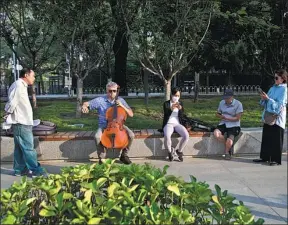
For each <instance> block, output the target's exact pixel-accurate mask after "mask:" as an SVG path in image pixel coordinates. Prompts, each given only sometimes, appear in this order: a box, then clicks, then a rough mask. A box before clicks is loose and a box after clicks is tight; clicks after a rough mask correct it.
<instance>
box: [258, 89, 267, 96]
mask: <svg viewBox="0 0 288 225" xmlns="http://www.w3.org/2000/svg"><path fill="white" fill-rule="evenodd" d="M257 91H258V93H259V94H260V95H263V94H265V92H264V91H263V90H262V89H261V88H258V90H257Z"/></svg>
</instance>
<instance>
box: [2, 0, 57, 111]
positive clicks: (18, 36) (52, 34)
mask: <svg viewBox="0 0 288 225" xmlns="http://www.w3.org/2000/svg"><path fill="white" fill-rule="evenodd" d="M42 3H43V2H42ZM2 6H3V14H4V17H3V19H2V21H1V30H2V35H3V37H4V38H5V40H6V42H7V45H8V46H9V47H10V49H11V51H13V52H14V53H15V55H16V58H17V59H18V60H19V62H20V64H22V65H23V66H25V67H30V68H31V69H33V70H34V71H35V72H36V73H38V72H39V71H40V68H41V67H42V65H44V64H45V63H47V62H48V61H49V59H50V58H51V57H56V54H57V50H56V48H54V49H53V45H54V44H55V42H56V30H55V29H54V28H55V27H53V26H52V19H51V18H50V19H49V17H47V18H45V20H42V19H43V17H41V16H39V14H38V11H37V10H35V9H38V10H39V9H40V8H41V7H42V8H41V9H42V11H43V10H44V9H43V8H45V4H42V5H41V4H40V3H37V2H35V1H26V0H21V1H15V0H14V1H7V0H5V1H4V2H3V5H2ZM14 46H16V48H14ZM56 67H57V65H56ZM39 75H40V80H41V83H42V87H43V80H42V74H41V73H39ZM32 99H33V107H34V108H35V107H36V106H37V103H36V92H35V87H34V85H33V86H32Z"/></svg>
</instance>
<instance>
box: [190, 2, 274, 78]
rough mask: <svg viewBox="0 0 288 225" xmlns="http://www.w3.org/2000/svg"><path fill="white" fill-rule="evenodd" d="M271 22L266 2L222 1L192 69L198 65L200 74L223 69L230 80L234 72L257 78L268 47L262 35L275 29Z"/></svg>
mask: <svg viewBox="0 0 288 225" xmlns="http://www.w3.org/2000/svg"><path fill="white" fill-rule="evenodd" d="M270 21H271V7H270V6H269V5H268V4H267V2H265V1H257V0H255V1H248V0H247V1H246V0H244V1H233V2H231V1H228V0H221V5H220V7H219V12H218V13H217V14H216V15H215V17H214V18H213V19H212V21H211V26H210V30H209V33H208V35H207V38H206V39H205V40H204V42H203V46H202V48H201V51H199V57H197V58H195V59H194V60H193V61H192V63H191V67H193V66H194V68H195V65H197V68H196V70H198V71H201V72H202V73H203V72H204V73H205V72H208V71H209V70H211V69H212V70H214V68H215V69H216V70H218V71H221V70H222V71H223V70H225V71H226V74H228V75H229V78H230V75H231V74H235V73H254V74H255V73H258V74H259V75H260V74H261V72H263V68H265V67H266V66H265V64H266V63H268V62H267V61H266V60H264V61H262V60H261V58H260V57H259V56H260V55H259V53H260V52H262V51H263V50H264V49H265V48H266V47H264V46H265V45H267V39H266V38H264V37H263V34H267V35H270V34H271V32H272V31H273V30H274V31H276V30H277V26H275V25H274V24H273V23H271V22H270ZM255 43H259V45H256V44H255ZM260 43H261V44H260ZM265 70H266V69H265ZM266 73H267V74H269V72H267V71H266ZM228 82H229V83H231V80H230V79H229V81H228Z"/></svg>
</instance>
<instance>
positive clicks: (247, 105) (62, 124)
mask: <svg viewBox="0 0 288 225" xmlns="http://www.w3.org/2000/svg"><path fill="white" fill-rule="evenodd" d="M237 99H238V100H240V101H241V102H242V104H243V107H244V113H243V115H242V118H241V126H242V127H260V126H261V125H262V124H261V112H262V108H261V107H260V106H259V97H258V96H252V97H251V96H250V97H237ZM182 100H183V102H184V108H185V113H186V114H187V115H188V116H189V117H192V118H198V119H200V120H203V121H206V122H209V123H211V124H214V125H216V124H218V122H219V120H218V118H217V117H216V116H215V111H216V110H217V107H218V104H219V101H220V100H221V98H220V97H219V98H218V97H214V98H203V99H199V101H198V102H197V103H194V102H193V101H192V99H182ZM126 101H127V103H128V104H129V105H130V107H132V108H133V112H134V116H133V117H132V118H131V117H129V118H128V119H127V121H126V122H125V124H126V125H127V126H128V127H130V128H132V129H147V128H150V129H159V128H160V127H161V126H162V120H163V107H162V106H163V99H162V98H152V99H150V100H149V106H148V107H146V106H145V104H144V100H143V99H127V100H126ZM38 104H39V107H38V108H37V109H34V118H35V119H41V120H48V121H51V122H54V123H56V124H57V126H58V131H73V130H77V131H79V130H90V131H91V130H96V129H97V126H98V115H97V114H96V112H95V111H91V112H90V113H89V114H88V115H87V114H85V115H82V118H80V119H76V118H75V115H74V109H75V105H76V103H75V101H64V100H58V101H56V100H55V101H44V100H42V101H39V102H38ZM2 113H3V112H2ZM77 123H83V124H84V127H83V128H73V127H70V126H69V125H71V124H77Z"/></svg>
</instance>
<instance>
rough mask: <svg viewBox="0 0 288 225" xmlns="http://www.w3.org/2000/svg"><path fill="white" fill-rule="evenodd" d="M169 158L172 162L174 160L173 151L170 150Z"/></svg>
mask: <svg viewBox="0 0 288 225" xmlns="http://www.w3.org/2000/svg"><path fill="white" fill-rule="evenodd" d="M168 159H169V161H170V162H172V161H173V155H172V152H168Z"/></svg>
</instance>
